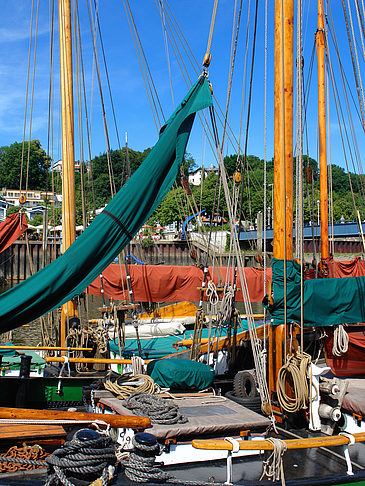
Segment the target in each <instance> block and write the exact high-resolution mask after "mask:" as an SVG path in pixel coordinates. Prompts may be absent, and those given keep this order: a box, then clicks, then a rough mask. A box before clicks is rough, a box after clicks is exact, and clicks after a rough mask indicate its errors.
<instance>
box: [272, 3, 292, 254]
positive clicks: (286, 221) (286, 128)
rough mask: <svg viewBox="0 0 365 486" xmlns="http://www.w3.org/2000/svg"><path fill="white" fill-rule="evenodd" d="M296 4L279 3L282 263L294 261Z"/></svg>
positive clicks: (277, 235) (277, 249) (277, 173)
mask: <svg viewBox="0 0 365 486" xmlns="http://www.w3.org/2000/svg"><path fill="white" fill-rule="evenodd" d="M293 3H294V2H293V0H276V1H275V48H274V52H275V81H274V100H275V101H274V252H273V256H274V258H277V259H280V260H292V259H293V14H294V5H293ZM282 5H283V9H284V12H283V13H282Z"/></svg>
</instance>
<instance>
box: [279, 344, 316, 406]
mask: <svg viewBox="0 0 365 486" xmlns="http://www.w3.org/2000/svg"><path fill="white" fill-rule="evenodd" d="M310 361H311V357H310V356H309V355H308V354H306V353H303V354H299V353H298V354H297V355H296V356H294V355H292V356H288V359H287V363H286V364H284V365H283V366H282V367H281V368H280V370H279V373H278V379H277V393H278V399H279V403H280V405H281V406H282V408H283V409H284V410H286V411H287V412H297V411H298V410H300V409H302V408H307V403H308V400H309V385H308V378H309V377H308V366H309V363H310ZM288 381H290V382H291V383H292V388H293V393H294V397H290V396H288V395H287V394H286V391H285V385H286V383H287V382H288Z"/></svg>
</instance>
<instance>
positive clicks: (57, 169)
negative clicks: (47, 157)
mask: <svg viewBox="0 0 365 486" xmlns="http://www.w3.org/2000/svg"><path fill="white" fill-rule="evenodd" d="M52 170H53V171H54V172H62V160H57V162H55V163H54V164H53V166H52ZM75 170H76V171H80V161H79V160H75Z"/></svg>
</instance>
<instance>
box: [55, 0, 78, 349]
mask: <svg viewBox="0 0 365 486" xmlns="http://www.w3.org/2000/svg"><path fill="white" fill-rule="evenodd" d="M58 10H59V31H60V32H59V36H60V79H61V117H62V237H63V252H65V251H66V250H67V248H68V247H69V246H71V245H72V243H73V242H74V241H75V238H76V230H75V228H76V225H75V147H74V119H73V115H74V111H73V110H74V105H73V82H72V37H71V2H70V0H59V2H58ZM76 314H77V310H76V304H75V302H74V301H70V302H67V303H66V304H64V305H63V307H62V316H61V330H60V342H61V345H64V344H65V339H66V324H65V321H66V318H67V317H73V316H75V315H76Z"/></svg>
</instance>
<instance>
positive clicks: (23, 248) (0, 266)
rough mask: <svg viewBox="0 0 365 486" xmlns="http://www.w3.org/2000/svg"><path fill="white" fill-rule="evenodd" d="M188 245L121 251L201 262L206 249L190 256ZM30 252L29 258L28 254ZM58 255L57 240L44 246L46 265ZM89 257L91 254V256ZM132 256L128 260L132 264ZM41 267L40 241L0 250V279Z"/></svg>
mask: <svg viewBox="0 0 365 486" xmlns="http://www.w3.org/2000/svg"><path fill="white" fill-rule="evenodd" d="M191 248H192V247H191V246H189V245H188V244H187V242H186V241H180V240H177V241H167V240H160V241H158V242H155V243H154V244H153V245H151V246H147V247H144V246H143V245H142V244H141V242H137V241H132V242H131V243H130V244H129V245H127V247H126V248H125V250H124V254H125V255H133V256H134V257H135V258H136V259H137V260H139V261H141V262H143V263H145V264H149V265H162V264H165V265H183V266H184V265H194V264H195V263H196V264H198V265H200V264H202V265H204V264H205V262H206V252H205V251H204V250H203V249H201V248H199V247H196V246H194V252H193V257H195V259H194V258H192V255H191ZM28 255H30V258H29V256H28ZM60 255H61V244H60V242H52V243H50V244H48V245H47V251H46V253H45V264H46V265H48V264H49V263H51V261H53V260H55V259H56V258H57V257H58V256H60ZM215 256H216V258H217V261H218V262H219V265H222V266H225V265H227V263H228V258H229V256H228V255H227V254H224V255H221V256H220V255H219V253H217V252H216V253H215ZM91 258H92V257H91ZM133 261H135V260H133V258H132V259H130V262H131V263H132V262H133ZM245 265H247V266H251V265H254V257H253V255H247V256H245ZM42 267H43V244H42V242H41V241H29V242H28V245H27V243H26V241H25V240H18V241H16V242H15V243H14V244H13V245H11V246H10V247H9V248H8V249H7V250H5V251H4V252H2V253H0V279H1V280H6V281H9V282H12V281H19V280H24V279H26V278H28V277H29V276H30V275H32V274H33V273H35V272H37V271H38V270H40V269H41V268H42Z"/></svg>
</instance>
